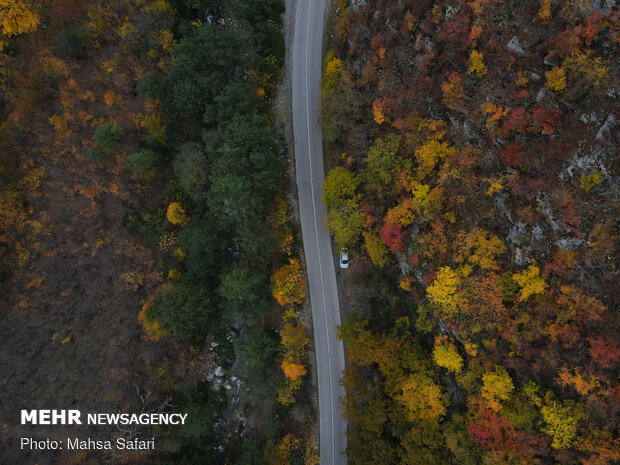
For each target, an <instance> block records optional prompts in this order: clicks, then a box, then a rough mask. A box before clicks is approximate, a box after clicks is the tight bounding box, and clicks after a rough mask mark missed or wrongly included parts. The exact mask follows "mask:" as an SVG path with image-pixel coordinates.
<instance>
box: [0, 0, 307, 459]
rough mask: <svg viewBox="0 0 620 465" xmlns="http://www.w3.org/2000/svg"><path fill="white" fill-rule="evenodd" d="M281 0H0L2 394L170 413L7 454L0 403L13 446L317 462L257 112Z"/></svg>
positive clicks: (279, 152)
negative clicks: (101, 438) (124, 441)
mask: <svg viewBox="0 0 620 465" xmlns="http://www.w3.org/2000/svg"><path fill="white" fill-rule="evenodd" d="M283 13H284V3H283V2H282V1H281V0H259V1H256V0H253V1H251V0H230V1H226V0H171V1H167V0H139V1H128V0H106V1H103V2H96V1H84V2H81V1H74V0H54V1H52V2H38V1H36V0H33V1H29V0H1V1H0V86H1V87H0V153H1V156H0V251H1V260H2V261H1V263H0V298H1V299H2V302H3V303H2V327H3V328H2V338H3V341H5V343H6V345H7V347H6V348H5V349H3V353H2V357H1V360H2V373H3V377H5V388H4V389H3V391H4V392H3V394H2V399H1V402H0V404H1V405H2V407H1V408H2V415H3V417H4V418H10V419H13V418H14V417H15V415H16V414H15V413H14V412H13V410H12V409H13V406H14V405H16V404H18V405H23V404H26V403H28V405H29V406H30V405H33V404H35V405H38V404H41V405H46V402H52V400H51V399H54V400H53V402H65V401H66V402H68V403H67V406H69V405H70V404H69V403H71V402H72V403H73V404H75V405H78V406H79V407H80V408H81V409H83V410H85V411H87V410H90V411H116V410H117V409H123V410H125V411H130V412H131V411H134V410H135V409H138V411H140V410H139V409H142V411H147V412H150V411H153V412H155V411H156V412H161V411H162V410H166V409H167V410H174V411H180V412H184V413H188V414H189V415H188V419H189V421H188V423H187V424H185V425H184V426H183V427H181V428H172V427H163V426H162V427H158V428H157V427H156V428H154V429H153V430H149V431H146V430H131V431H112V433H113V434H115V435H119V434H120V435H125V437H127V438H130V439H133V438H134V437H138V438H144V437H147V436H148V435H153V436H154V437H155V441H156V444H157V451H156V453H154V454H152V456H150V457H149V456H147V455H143V454H141V453H124V454H123V453H120V455H119V453H115V455H114V454H113V455H106V454H105V453H103V452H101V453H99V452H84V453H79V454H70V453H68V452H65V453H63V452H58V453H56V454H55V455H54V454H47V455H46V456H45V457H43V456H40V455H36V454H33V455H24V454H25V453H24V452H21V453H20V451H19V450H17V449H18V448H17V447H16V446H15V441H16V438H17V437H18V435H19V434H20V431H21V430H20V428H19V427H18V426H17V425H16V423H17V420H15V423H13V422H9V423H7V424H5V425H4V430H3V436H4V438H3V440H2V444H1V445H0V453H1V454H2V456H3V457H4V458H6V459H7V460H8V459H10V460H11V463H16V464H18V463H34V461H37V463H39V464H45V463H50V464H52V463H58V464H60V463H62V464H63V465H64V464H71V463H75V464H78V463H79V464H82V463H85V464H86V463H88V464H99V463H127V464H130V463H131V464H138V463H149V464H155V463H161V464H179V463H183V464H187V465H191V464H193V463H204V459H205V456H208V457H209V463H211V464H218V463H222V464H223V463H227V464H239V465H241V464H244V465H245V464H248V465H249V464H279V465H280V464H281V465H285V464H288V463H290V464H292V465H294V464H302V463H303V464H307V465H312V464H316V463H318V458H317V457H318V450H317V446H318V444H317V439H316V438H315V435H314V434H315V433H314V432H315V421H316V414H315V412H314V410H313V409H314V407H313V404H312V402H311V401H310V400H309V399H310V395H309V394H308V392H311V391H309V390H311V389H312V386H311V385H310V383H309V382H306V381H307V379H308V378H309V376H308V371H309V361H308V346H309V336H308V335H307V334H306V329H305V328H306V326H307V324H308V321H306V320H307V318H306V316H305V315H307V314H306V310H307V309H306V308H305V305H306V293H305V284H304V283H305V281H304V278H303V272H302V264H301V260H302V258H301V257H300V255H299V254H300V252H299V249H300V246H299V237H298V232H297V225H296V223H295V221H294V219H293V216H292V207H291V200H290V198H289V196H288V194H287V182H288V181H287V170H288V167H289V163H290V159H289V156H288V153H287V151H286V143H285V140H284V135H283V134H282V133H281V131H279V130H278V129H276V126H277V125H278V120H277V118H278V116H277V115H276V114H275V113H274V112H273V105H274V101H275V99H276V98H277V95H278V92H281V90H279V88H278V86H279V85H280V81H281V77H282V70H283V61H284V53H285V50H284V47H285V46H284V37H283V32H282V28H283ZM25 367H28V368H25ZM43 372H49V373H51V374H50V375H44V374H43ZM94 372H96V373H99V376H98V378H103V379H104V381H103V382H102V384H100V385H96V384H93V383H94V380H92V379H90V378H89V377H87V376H85V374H86V373H94ZM9 375H10V379H11V381H9V382H8V383H7V380H8V379H9ZM24 386H25V388H24ZM48 407H49V406H48ZM30 408H32V407H30ZM132 409H133V410H132ZM47 432H48V433H49V434H57V433H53V432H50V431H47ZM43 433H44V432H41V431H37V434H43ZM79 433H80V434H82V433H83V431H80V432H79ZM91 433H92V432H91ZM99 433H100V432H97V433H96V434H99ZM108 433H109V432H108ZM22 434H23V431H22ZM30 434H32V433H30ZM93 434H95V433H93ZM17 454H19V455H17Z"/></svg>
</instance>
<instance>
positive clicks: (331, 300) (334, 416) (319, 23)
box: [292, 0, 346, 465]
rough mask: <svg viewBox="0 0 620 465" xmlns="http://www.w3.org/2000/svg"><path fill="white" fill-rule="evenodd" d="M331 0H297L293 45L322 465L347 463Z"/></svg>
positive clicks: (295, 132)
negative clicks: (326, 54)
mask: <svg viewBox="0 0 620 465" xmlns="http://www.w3.org/2000/svg"><path fill="white" fill-rule="evenodd" d="M327 5H328V1H327V0H303V1H299V2H298V3H297V8H296V14H295V29H294V32H293V50H292V56H293V65H292V111H293V135H294V140H295V159H296V176H297V185H298V197H299V210H300V222H301V229H302V235H303V242H304V251H305V256H306V266H307V274H308V287H309V293H310V304H311V308H312V319H313V328H314V342H315V344H314V347H315V354H316V365H317V375H318V376H317V377H318V379H317V383H318V393H319V423H320V438H319V439H320V444H319V446H320V458H321V464H322V465H342V464H345V463H346V459H345V456H344V450H345V445H346V437H345V432H346V423H345V421H344V419H343V418H342V416H341V415H340V411H339V408H338V406H339V400H340V398H341V397H342V396H343V395H344V390H343V387H342V385H341V383H340V378H341V375H342V371H343V370H344V348H343V344H342V341H340V340H339V339H338V338H337V327H338V326H339V325H340V305H339V301H338V289H337V285H336V272H335V265H334V257H333V253H332V247H331V241H330V237H329V233H328V232H327V230H326V229H325V227H324V224H325V217H326V214H327V212H326V210H325V207H324V205H323V203H322V193H323V182H324V179H325V173H324V167H323V149H322V137H321V127H320V125H319V111H320V100H319V90H320V80H321V62H322V45H323V28H324V22H325V13H326V11H327Z"/></svg>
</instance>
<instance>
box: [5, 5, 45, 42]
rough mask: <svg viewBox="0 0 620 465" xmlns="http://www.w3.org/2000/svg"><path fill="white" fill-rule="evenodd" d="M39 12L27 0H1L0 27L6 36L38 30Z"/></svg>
mask: <svg viewBox="0 0 620 465" xmlns="http://www.w3.org/2000/svg"><path fill="white" fill-rule="evenodd" d="M38 25H39V14H38V13H37V12H36V11H34V9H33V7H32V4H31V3H30V2H29V1H27V0H0V28H1V31H2V34H4V35H5V36H6V37H12V36H16V35H19V34H25V33H27V32H33V31H36V29H37V27H38Z"/></svg>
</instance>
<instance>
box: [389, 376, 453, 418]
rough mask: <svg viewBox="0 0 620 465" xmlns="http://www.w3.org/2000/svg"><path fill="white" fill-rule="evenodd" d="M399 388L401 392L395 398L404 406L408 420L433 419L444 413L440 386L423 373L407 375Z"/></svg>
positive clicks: (444, 407) (444, 408)
mask: <svg viewBox="0 0 620 465" xmlns="http://www.w3.org/2000/svg"><path fill="white" fill-rule="evenodd" d="M400 389H401V391H402V393H401V394H399V395H398V396H397V397H396V400H398V401H399V402H400V403H401V405H403V406H404V407H405V414H406V416H407V418H408V419H409V420H411V421H413V420H415V419H418V418H419V419H422V420H435V419H438V418H440V417H442V416H444V415H445V414H446V406H445V403H444V401H443V399H442V398H441V388H440V387H439V386H438V385H437V384H435V383H434V382H433V380H431V379H430V378H428V377H426V376H425V375H424V374H422V373H417V374H415V375H411V376H409V377H408V378H407V379H406V380H405V381H404V382H403V383H402V384H401V386H400Z"/></svg>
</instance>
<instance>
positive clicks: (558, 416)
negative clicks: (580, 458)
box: [541, 400, 581, 449]
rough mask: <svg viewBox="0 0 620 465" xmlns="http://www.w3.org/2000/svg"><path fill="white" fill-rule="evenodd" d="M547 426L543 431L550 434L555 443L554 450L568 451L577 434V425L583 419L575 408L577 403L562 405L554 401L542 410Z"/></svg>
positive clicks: (567, 402) (564, 403) (570, 402)
mask: <svg viewBox="0 0 620 465" xmlns="http://www.w3.org/2000/svg"><path fill="white" fill-rule="evenodd" d="M541 412H542V415H543V418H544V420H545V426H544V427H543V431H545V432H546V433H547V434H549V435H550V436H551V437H552V438H553V441H552V442H551V447H553V448H554V449H566V448H568V447H570V446H571V445H572V443H573V440H574V439H575V436H576V434H577V423H578V422H579V419H580V418H581V412H579V410H578V409H577V408H575V403H574V402H572V401H570V400H566V401H564V402H562V403H560V402H557V401H552V402H550V403H549V404H547V405H545V406H544V407H543V408H542V409H541Z"/></svg>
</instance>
